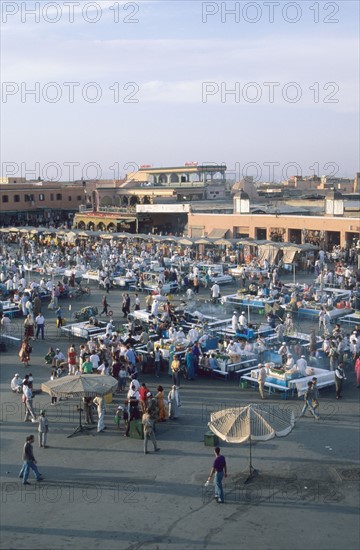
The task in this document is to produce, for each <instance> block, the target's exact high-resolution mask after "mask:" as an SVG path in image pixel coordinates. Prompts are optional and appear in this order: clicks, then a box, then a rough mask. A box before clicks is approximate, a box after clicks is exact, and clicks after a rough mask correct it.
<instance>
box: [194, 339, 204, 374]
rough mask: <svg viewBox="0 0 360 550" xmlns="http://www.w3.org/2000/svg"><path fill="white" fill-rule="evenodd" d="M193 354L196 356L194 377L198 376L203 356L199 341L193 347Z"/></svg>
mask: <svg viewBox="0 0 360 550" xmlns="http://www.w3.org/2000/svg"><path fill="white" fill-rule="evenodd" d="M192 354H193V356H194V375H195V376H197V372H198V369H199V363H200V357H201V356H202V350H201V346H200V343H199V341H198V340H196V342H195V343H194V345H193V347H192Z"/></svg>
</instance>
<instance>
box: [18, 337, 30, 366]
mask: <svg viewBox="0 0 360 550" xmlns="http://www.w3.org/2000/svg"><path fill="white" fill-rule="evenodd" d="M31 352H32V347H31V346H30V344H29V342H28V339H27V338H26V337H25V338H24V339H23V341H22V344H21V348H20V351H19V358H20V361H21V362H22V363H23V365H24V367H25V368H27V367H28V366H29V361H30V354H31Z"/></svg>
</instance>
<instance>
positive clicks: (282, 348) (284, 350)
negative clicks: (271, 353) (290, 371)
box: [278, 342, 289, 364]
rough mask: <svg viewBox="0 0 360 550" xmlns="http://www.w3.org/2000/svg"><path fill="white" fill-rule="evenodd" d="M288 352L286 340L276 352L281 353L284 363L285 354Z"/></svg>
mask: <svg viewBox="0 0 360 550" xmlns="http://www.w3.org/2000/svg"><path fill="white" fill-rule="evenodd" d="M288 353H289V348H288V347H287V345H286V342H283V343H282V344H281V346H280V348H279V351H278V354H279V355H281V360H282V363H283V364H285V363H286V359H287V354H288Z"/></svg>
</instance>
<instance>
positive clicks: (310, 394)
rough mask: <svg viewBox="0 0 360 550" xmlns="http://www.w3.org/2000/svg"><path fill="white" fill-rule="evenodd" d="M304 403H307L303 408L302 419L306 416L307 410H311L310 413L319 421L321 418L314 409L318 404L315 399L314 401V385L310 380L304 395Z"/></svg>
mask: <svg viewBox="0 0 360 550" xmlns="http://www.w3.org/2000/svg"><path fill="white" fill-rule="evenodd" d="M304 401H305V404H304V406H303V408H302V411H301V414H300V418H301V417H302V416H304V415H305V413H306V411H307V409H308V408H309V409H310V412H311V414H312V415H313V416H314V418H316V420H319V418H320V416H319V413H318V412H317V411H316V410H315V408H314V405H315V404H316V403H315V399H314V390H313V383H312V381H311V380H309V382H308V383H307V389H306V391H305V394H304Z"/></svg>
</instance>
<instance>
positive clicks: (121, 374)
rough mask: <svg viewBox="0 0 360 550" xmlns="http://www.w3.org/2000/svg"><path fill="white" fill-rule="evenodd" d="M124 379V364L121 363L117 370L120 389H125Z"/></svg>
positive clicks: (125, 373) (125, 374) (125, 375)
mask: <svg viewBox="0 0 360 550" xmlns="http://www.w3.org/2000/svg"><path fill="white" fill-rule="evenodd" d="M126 379H127V372H126V368H125V365H124V364H121V367H120V370H119V389H120V391H125V386H126Z"/></svg>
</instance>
